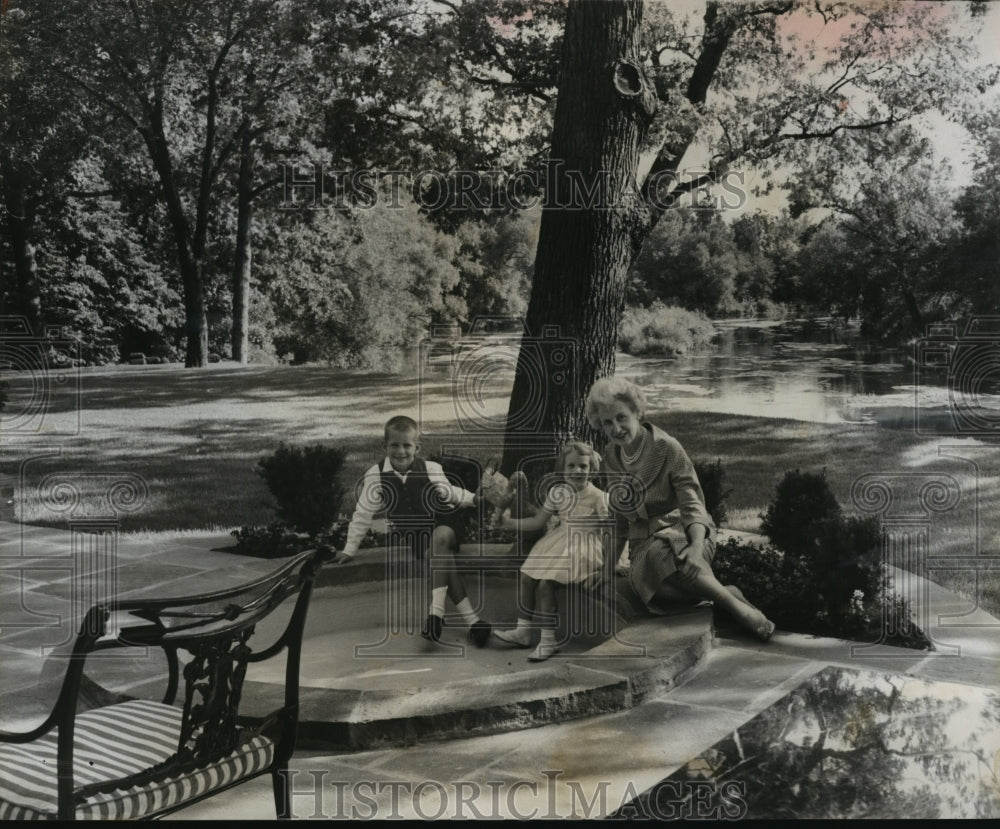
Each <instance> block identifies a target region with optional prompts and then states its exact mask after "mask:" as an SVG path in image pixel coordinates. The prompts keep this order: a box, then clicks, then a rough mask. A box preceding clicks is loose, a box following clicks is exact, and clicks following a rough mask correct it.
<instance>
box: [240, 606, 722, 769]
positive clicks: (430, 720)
mask: <svg viewBox="0 0 1000 829" xmlns="http://www.w3.org/2000/svg"><path fill="white" fill-rule="evenodd" d="M689 613H690V614H692V615H694V614H697V615H699V616H701V617H703V628H704V629H703V630H701V631H700V632H698V633H697V634H696V635H691V636H689V637H688V638H687V639H686V641H684V642H683V643H682V644H681V645H679V647H677V648H676V650H673V651H672V652H670V653H668V654H665V655H664V656H661V657H648V656H644V657H633V658H632V661H631V664H630V669H629V670H627V671H625V672H618V673H616V672H615V671H614V670H613V669H612V668H609V667H608V662H609V661H611V664H612V665H613V664H614V662H613V661H612V660H614V659H615V657H614V655H613V654H612V653H608V654H607V655H603V654H600V653H595V651H600V650H601V649H602V648H604V646H605V645H608V644H611V643H610V642H609V643H603V644H602V645H598V646H597V647H596V648H593V649H591V650H590V651H587V652H586V655H581V656H578V657H575V658H574V657H566V658H564V659H554V660H550V661H549V662H547V663H545V664H544V665H540V666H537V667H535V668H533V669H531V673H532V675H533V676H534V677H535V678H536V680H537V684H539V685H543V686H549V687H559V685H560V680H566V679H569V677H565V676H563V677H560V674H567V673H571V674H573V677H572V678H574V679H575V683H574V684H575V685H576V688H575V689H573V690H569V691H567V692H566V693H553V694H548V695H545V694H543V695H542V696H539V695H537V694H533V693H527V694H522V695H516V694H509V693H508V694H506V695H505V694H504V693H503V690H509V688H508V689H501V693H499V694H493V695H491V698H490V699H488V700H486V704H485V705H482V706H461V707H454V708H451V707H448V706H447V705H439V706H434V707H435V708H436V710H428V711H427V712H426V713H411V714H409V715H407V716H403V717H386V718H376V719H365V718H364V717H363V716H357V714H356V713H355V712H356V702H357V701H359V700H360V699H361V692H353V691H343V690H335V689H323V688H307V687H304V688H300V695H299V729H298V745H297V748H298V749H301V750H314V751H334V752H336V751H343V752H352V751H362V750H370V749H381V748H391V747H405V746H411V745H415V744H418V743H425V742H440V741H447V740H454V739H458V738H462V737H478V736H484V735H487V734H497V733H501V732H507V731H518V730H522V729H526V728H535V727H538V726H542V725H551V724H555V723H560V722H565V721H569V720H575V719H582V718H586V717H592V716H596V715H599V714H607V713H612V712H616V711H623V710H626V709H628V708H631V707H633V706H635V705H637V704H639V703H640V702H642V701H643V700H644V699H646V698H648V697H650V696H653V695H656V694H660V693H664V692H665V691H669V690H670V689H672V688H674V687H676V686H677V685H678V684H680V683H682V682H683V681H685V680H686V679H687V678H688V676H689V675H690V674H691V673H692V672H693V671H694V670H695V669H696V668H697V667H698V665H699V664H700V663H701V661H702V660H703V659H704V658H705V656H706V655H707V654H708V652H709V651H710V650H711V648H712V647H713V645H714V642H715V630H714V625H713V621H712V611H711V609H710V608H699V609H696V610H693V611H689ZM683 615H688V614H683ZM671 618H675V617H671ZM664 624H669V622H665V621H664V620H663V619H653V620H650V619H643V620H641V622H639V623H638V624H635V625H629V626H627V627H626V628H624V629H623V630H622V631H620V637H621V638H622V639H623V640H625V641H628V637H627V636H626V634H628V632H629V631H631V632H632V639H634V640H635V641H642V640H643V639H644V636H643V635H642V630H643V629H644V628H645V629H647V631H648V630H649V629H650V628H651V626H663V625H664ZM591 657H593V658H591ZM636 660H641V661H636ZM526 673H528V672H527V671H519V672H516V673H515V674H511V675H508V678H509V680H510V681H509V682H508V683H507V684H508V686H513V687H515V688H516V686H517V682H518V681H519V680H521V679H523V675H524V674H526ZM588 674H589V675H591V676H592V679H590V681H589V682H587V681H584V682H581V681H580V676H581V675H584V676H586V675H588ZM519 675H521V676H519ZM465 682H466V683H468V682H469V681H468V680H466V681H465ZM461 684H463V683H454V684H453V685H454V686H458V685H461ZM564 684H565V682H564ZM581 685H582V686H583V687H580V686H581ZM450 690H451V691H452V693H453V694H454V695H455V696H456V697H459V696H460V695H459V694H457V693H456V691H457V688H456V687H452V688H451V689H450ZM280 693H283V691H282V687H281V686H280V685H278V684H270V683H263V682H253V681H247V682H246V684H245V685H244V689H243V695H244V698H245V699H246V700H248V701H256V702H257V703H259V704H267V702H268V701H269V700H276V699H277V695H278V694H280ZM436 693H437V695H439V696H440V697H441V698H443V699H447V695H448V693H449V686H448V684H443V685H442V686H441V687H440V688H439V689H437V692H436ZM331 704H332V706H333V707H334V708H340V709H344V708H349V709H350V710H349V711H347V712H344V711H343V710H341V712H339V713H338V712H329V713H328V712H324V710H323V709H324V708H326V709H327V711H329V707H330V706H331ZM330 713H334V714H335V716H333V717H331V716H330Z"/></svg>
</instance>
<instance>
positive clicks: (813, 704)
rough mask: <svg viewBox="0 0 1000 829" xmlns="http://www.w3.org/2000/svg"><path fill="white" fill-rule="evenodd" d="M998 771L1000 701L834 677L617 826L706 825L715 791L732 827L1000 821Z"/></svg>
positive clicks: (804, 688)
mask: <svg viewBox="0 0 1000 829" xmlns="http://www.w3.org/2000/svg"><path fill="white" fill-rule="evenodd" d="M998 763H1000V696H998V695H997V694H995V693H991V692H989V691H986V690H983V689H981V688H975V687H970V686H964V685H957V684H952V683H944V682H927V681H924V680H920V679H916V678H913V677H909V676H903V675H900V674H890V673H873V672H866V671H855V670H846V669H842V668H833V667H829V668H826V669H824V670H823V671H821V672H820V673H818V674H816V675H815V676H814V677H813V678H812V679H811V680H809V681H808V682H806V683H804V684H803V685H801V686H799V687H798V688H797V689H796V690H795V691H793V692H792V693H790V694H788V695H787V696H785V697H783V698H782V699H781V700H779V701H778V702H776V703H775V704H774V705H772V706H771V707H770V708H768V709H767V710H765V711H763V712H761V713H760V714H759V715H757V716H756V717H754V718H753V719H752V720H750V721H749V722H748V723H746V724H745V725H743V726H741V727H740V728H739V729H737V730H736V731H734V732H733V733H732V734H731V735H730V736H729V737H727V738H726V739H724V740H721V741H719V742H718V743H716V744H715V745H713V746H712V747H710V748H709V749H707V750H706V751H704V752H703V753H702V754H700V755H699V756H698V757H696V758H695V759H694V760H692V761H691V762H689V763H688V764H687V765H685V766H684V767H682V768H681V769H679V770H678V771H677V772H675V773H674V774H671V775H670V776H669V777H667V778H665V779H664V780H663V781H661V782H660V783H658V784H657V785H656V786H654V787H653V788H652V789H650V790H649V791H648V792H645V793H644V794H642V795H641V796H640V797H638V798H636V799H635V800H634V801H632V803H630V804H627V805H625V806H624V807H622V809H621V810H620V811H619V814H618V816H620V817H630V816H640V817H641V816H650V817H658V816H664V815H663V814H662V813H663V812H664V811H665V810H668V811H669V812H670V814H671V815H673V816H688V817H690V816H698V815H699V812H698V811H697V810H696V809H695V806H697V805H698V803H699V802H701V801H705V802H710V799H706V797H705V795H704V792H703V793H702V794H700V795H699V794H698V792H699V787H701V788H703V789H704V788H706V787H707V788H710V789H711V790H712V791H714V792H717V793H720V794H724V795H725V804H724V805H725V806H726V807H727V808H729V809H733V808H738V810H739V814H738V815H728V813H727V816H732V817H735V816H738V817H746V818H751V819H753V818H757V819H774V818H806V819H809V818H893V817H895V818H905V817H917V816H919V817H927V818H986V817H993V818H996V817H1000V776H998V773H1000V768H998V765H997V764H998ZM692 796H693V797H695V798H700V800H699V801H698V802H695V803H692V802H690V801H688V802H687V804H686V806H685V805H683V803H682V801H683V799H684V797H689V798H690V797H692ZM679 797H680V799H679ZM704 816H708V815H707V814H705V815H704Z"/></svg>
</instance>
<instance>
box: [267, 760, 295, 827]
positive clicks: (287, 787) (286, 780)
mask: <svg viewBox="0 0 1000 829" xmlns="http://www.w3.org/2000/svg"><path fill="white" fill-rule="evenodd" d="M271 786H272V788H273V789H274V812H275V815H277V817H278V819H279V820H288V819H289V818H291V816H292V779H291V777H290V775H289V774H288V769H287V768H284V767H283V768H280V769H275V770H274V771H272V772H271Z"/></svg>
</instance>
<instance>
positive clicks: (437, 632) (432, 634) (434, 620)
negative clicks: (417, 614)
mask: <svg viewBox="0 0 1000 829" xmlns="http://www.w3.org/2000/svg"><path fill="white" fill-rule="evenodd" d="M420 635H421V636H423V637H424V639H429V640H430V641H431V642H440V641H441V617H440V616H435V615H434V614H433V613H432V614H430V615H429V616H428V617H427V618H426V619H425V620H424V627H423V630H421V631H420Z"/></svg>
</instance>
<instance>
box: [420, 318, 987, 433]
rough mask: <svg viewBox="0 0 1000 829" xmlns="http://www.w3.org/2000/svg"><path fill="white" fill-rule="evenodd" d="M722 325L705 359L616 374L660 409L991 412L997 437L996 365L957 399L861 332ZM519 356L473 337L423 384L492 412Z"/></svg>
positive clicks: (937, 420) (939, 423)
mask: <svg viewBox="0 0 1000 829" xmlns="http://www.w3.org/2000/svg"><path fill="white" fill-rule="evenodd" d="M715 325H716V328H717V331H718V336H717V338H716V340H715V342H714V343H713V345H712V347H711V349H710V350H708V351H705V352H702V353H697V354H690V355H683V356H679V357H672V358H656V357H632V356H629V355H627V354H618V355H617V366H618V368H617V372H618V374H620V375H623V376H625V377H628V378H629V379H631V380H634V381H635V382H636V383H639V384H640V385H641V386H643V388H644V389H645V391H646V392H647V395H648V397H649V401H650V404H651V407H652V408H653V409H661V410H663V409H667V410H677V411H701V412H719V413H725V414H743V415H750V416H760V417H779V418H788V419H791V420H801V421H808V422H813V423H844V422H856V423H874V422H878V423H880V424H882V425H884V426H888V427H892V428H904V429H912V428H914V427H915V425H916V426H921V425H925V426H926V427H927V429H926V430H927V431H929V432H930V433H935V434H937V433H942V432H944V433H953V432H956V431H959V432H965V433H968V432H970V431H975V432H977V433H978V432H982V431H983V429H982V428H978V429H973V428H971V427H970V428H963V425H962V424H961V423H959V424H956V423H955V422H953V420H952V413H953V412H955V411H956V410H957V411H959V412H960V413H961V412H963V411H964V410H966V409H968V410H969V413H970V414H977V413H979V414H981V413H983V412H985V413H986V415H985V416H986V417H987V420H988V423H989V425H990V430H991V431H995V430H996V429H1000V394H998V392H1000V388H997V386H998V384H1000V370H998V371H993V369H992V366H993V363H990V364H989V365H988V366H986V369H984V371H985V373H986V374H987V375H989V376H984V377H980V376H979V374H978V373H976V372H974V373H973V374H974V376H970V377H969V378H966V379H967V380H968V381H969V383H970V384H973V385H974V386H975V388H972V387H971V386H970V388H969V389H968V392H967V394H964V395H963V394H960V395H959V397H958V398H956V396H955V393H954V390H949V383H952V384H954V377H953V376H952V373H950V372H949V369H948V367H947V365H943V366H932V367H923V368H921V369H920V370H917V369H915V367H914V355H915V354H916V353H917V351H916V349H914V348H885V347H882V346H878V345H873V344H871V343H868V342H865V341H864V340H863V339H862V338H861V337H860V335H859V333H858V332H857V330H856V329H852V328H845V327H843V326H839V325H833V324H831V323H829V322H827V321H805V320H795V321H782V322H773V321H757V322H754V321H747V320H728V321H727V320H723V321H717V322H716V323H715ZM517 347H518V338H517V336H511V335H505V334H500V335H494V336H485V337H470V338H467V339H466V340H464V341H462V342H461V343H460V344H458V346H457V347H456V348H455V349H454V350H452V349H451V348H450V347H449V348H447V349H444V350H443V351H441V353H436V352H435V353H434V354H432V355H430V359H429V365H428V370H427V373H426V374H425V375H424V377H425V379H426V380H428V381H431V380H434V379H435V378H441V379H444V378H448V379H449V381H450V382H451V384H452V386H453V387H454V388H453V391H457V392H458V393H460V394H461V395H463V396H464V397H467V398H475V400H477V401H479V400H480V398H482V400H483V401H486V403H488V404H489V405H493V398H495V399H497V400H499V399H500V398H505V397H506V395H507V393H509V390H510V385H511V383H512V382H513V371H514V366H515V365H516V362H517ZM998 365H1000V362H998ZM994 375H996V376H994ZM980 381H982V382H980ZM473 392H475V393H474V394H473ZM488 398H489V399H488ZM918 409H919V410H920V412H921V415H920V417H922V418H923V419H922V420H920V421H918V420H917V415H916V411H917V410H918ZM491 411H492V409H491ZM977 422H978V421H975V420H974V419H973V420H970V423H972V425H973V426H975V424H976V423H977ZM993 427H995V429H994V428H993Z"/></svg>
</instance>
